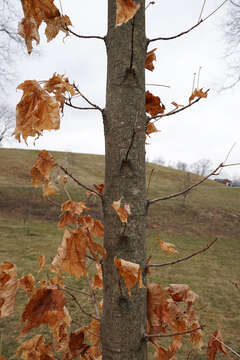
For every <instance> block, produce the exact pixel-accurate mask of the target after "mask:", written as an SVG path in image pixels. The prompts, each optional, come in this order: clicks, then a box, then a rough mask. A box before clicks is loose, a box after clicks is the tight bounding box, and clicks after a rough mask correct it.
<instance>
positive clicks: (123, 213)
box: [112, 199, 131, 223]
mask: <svg viewBox="0 0 240 360" xmlns="http://www.w3.org/2000/svg"><path fill="white" fill-rule="evenodd" d="M121 201H122V199H120V200H118V201H114V202H113V203H112V207H113V208H114V210H115V211H116V213H117V214H118V216H119V217H120V220H121V222H123V223H127V219H128V217H129V215H131V210H130V205H129V204H127V203H125V205H124V207H123V208H122V207H121Z"/></svg>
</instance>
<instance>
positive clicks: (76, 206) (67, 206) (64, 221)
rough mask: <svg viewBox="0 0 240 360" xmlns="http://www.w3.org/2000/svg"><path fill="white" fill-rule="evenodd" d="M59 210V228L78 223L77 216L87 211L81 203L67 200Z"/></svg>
mask: <svg viewBox="0 0 240 360" xmlns="http://www.w3.org/2000/svg"><path fill="white" fill-rule="evenodd" d="M61 210H62V213H63V214H62V217H61V219H60V221H59V223H58V227H59V228H63V227H65V226H67V225H69V224H72V223H76V222H78V217H79V215H81V214H82V212H83V211H84V210H88V208H87V207H86V205H85V203H84V202H82V201H80V202H76V201H72V200H68V201H66V202H64V203H63V204H62V206H61Z"/></svg>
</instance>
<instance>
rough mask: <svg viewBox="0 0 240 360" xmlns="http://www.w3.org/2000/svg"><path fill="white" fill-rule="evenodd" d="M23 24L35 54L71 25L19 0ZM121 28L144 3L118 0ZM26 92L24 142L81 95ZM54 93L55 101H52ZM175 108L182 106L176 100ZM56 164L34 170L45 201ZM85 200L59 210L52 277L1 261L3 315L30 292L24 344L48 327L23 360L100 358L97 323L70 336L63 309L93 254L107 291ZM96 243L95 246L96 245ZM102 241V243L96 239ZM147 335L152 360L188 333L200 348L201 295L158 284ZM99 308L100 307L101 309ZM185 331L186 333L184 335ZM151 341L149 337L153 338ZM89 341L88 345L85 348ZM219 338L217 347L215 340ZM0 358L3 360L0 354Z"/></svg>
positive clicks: (137, 283)
mask: <svg viewBox="0 0 240 360" xmlns="http://www.w3.org/2000/svg"><path fill="white" fill-rule="evenodd" d="M21 2H22V7H23V11H24V18H23V19H22V21H21V23H20V24H19V34H20V35H21V36H22V37H23V38H24V39H25V42H26V45H27V49H28V52H29V53H31V51H32V42H33V41H34V40H35V41H36V43H37V44H38V43H39V41H40V37H39V32H38V30H39V27H40V25H41V24H42V22H45V23H46V29H45V35H46V37H47V40H48V41H50V40H52V39H53V38H54V37H56V36H57V34H58V33H59V31H63V32H64V33H65V34H66V35H68V30H67V27H68V26H70V25H71V21H70V19H69V18H68V16H67V15H65V16H63V15H61V14H60V12H59V10H58V9H57V7H56V6H55V5H54V0H21ZM116 8H117V9H116V24H115V25H116V26H121V25H122V24H125V23H127V22H128V21H129V20H131V19H133V17H134V16H135V15H136V13H137V11H138V10H139V8H140V3H139V2H137V1H133V0H116ZM156 50H157V49H156V48H155V49H152V50H150V51H149V52H148V53H147V54H146V61H145V68H146V69H148V70H149V71H153V70H154V64H153V61H156V55H155V51H156ZM18 89H21V90H23V96H22V99H21V101H20V102H19V104H18V105H17V124H16V129H15V131H14V135H15V137H16V139H18V141H20V140H21V136H22V137H23V139H24V140H25V141H26V140H27V138H28V137H29V136H32V137H36V138H37V137H39V136H40V135H42V132H43V130H51V129H58V128H59V126H60V115H59V112H60V111H62V112H63V109H64V103H65V96H66V93H68V94H69V95H70V96H74V95H75V94H76V92H75V88H74V86H73V85H71V84H70V83H69V80H68V78H67V77H65V76H64V75H59V74H56V73H55V74H53V76H52V77H51V78H50V79H49V80H48V81H45V82H44V86H43V87H42V86H41V85H40V84H39V83H38V82H37V81H36V80H31V81H30V80H28V81H25V82H23V83H22V84H20V85H19V86H18ZM50 94H51V95H50ZM196 97H197V98H206V97H207V93H206V92H204V91H203V90H202V89H200V90H198V89H194V91H193V93H192V94H191V96H190V98H189V103H191V102H192V101H193V100H194V99H195V98H196ZM172 105H174V106H175V107H176V108H178V107H181V106H183V105H179V104H177V103H176V102H174V101H173V102H172ZM164 111H165V105H164V104H163V103H162V101H161V99H160V98H159V97H158V96H154V95H153V94H151V93H150V92H149V91H146V112H147V113H148V114H150V115H151V116H153V117H154V116H157V115H158V114H163V113H164ZM157 131H158V130H157V129H156V127H155V125H154V124H153V122H148V124H147V126H146V134H147V135H148V136H149V135H150V134H151V133H154V132H157ZM56 166H57V163H56V162H55V160H54V159H53V157H52V155H51V154H50V153H49V152H47V151H46V150H43V151H41V152H40V153H39V158H38V159H37V161H36V163H35V164H34V166H33V168H32V170H31V175H32V184H33V186H35V187H39V186H42V187H43V195H44V196H47V197H49V196H52V195H56V194H57V191H58V189H57V188H56V186H55V185H54V183H53V182H52V180H51V171H52V170H53V169H54V168H55V167H56ZM66 182H67V178H66V176H65V175H63V176H59V177H58V185H59V186H60V187H64V186H65V184H66ZM93 187H94V189H95V190H97V191H98V193H100V194H103V193H104V184H100V185H96V184H94V185H93ZM122 202H123V199H122V198H120V199H119V200H117V201H114V202H113V204H112V207H113V209H114V210H115V211H116V213H117V215H118V216H119V218H120V221H121V222H122V223H124V224H125V226H126V224H127V222H128V218H129V216H131V210H130V204H128V203H126V202H124V205H123V206H121V203H122ZM88 210H89V209H88V208H87V206H86V204H85V203H84V202H76V201H72V200H68V201H66V202H64V203H63V204H62V206H61V211H62V212H61V216H60V220H59V223H58V227H59V228H60V229H62V228H65V230H64V235H63V240H62V243H61V245H60V246H59V248H58V250H57V254H56V256H55V257H54V259H53V260H52V263H51V265H50V270H51V272H52V273H54V274H56V276H55V277H52V278H48V280H42V281H40V282H39V284H38V286H37V284H36V280H35V278H34V277H33V275H32V274H28V275H25V276H22V277H21V278H20V279H18V277H17V271H16V266H15V265H14V264H12V263H10V262H7V261H5V262H3V264H2V265H1V267H0V317H6V316H10V315H11V314H12V313H13V311H14V304H15V300H16V293H17V290H18V289H21V290H23V291H24V292H26V294H27V296H28V303H27V305H26V306H25V308H24V311H23V314H22V316H21V323H22V329H21V332H20V334H19V338H21V337H22V336H23V335H25V334H27V333H29V332H30V331H31V330H32V329H33V328H38V327H39V326H40V325H42V324H45V325H47V326H49V328H50V329H51V331H52V338H53V342H52V343H47V344H46V343H45V339H44V336H42V335H36V336H34V337H32V338H30V339H28V340H26V341H24V342H23V343H22V344H21V345H20V346H19V347H18V349H17V355H18V356H20V357H21V358H22V359H24V360H30V359H31V360H40V359H48V360H53V359H54V358H55V351H56V352H60V353H62V354H63V356H62V360H71V359H74V358H75V357H77V356H80V358H82V359H86V360H89V359H95V360H101V359H102V356H101V341H100V340H101V337H100V322H99V320H98V319H95V318H93V319H92V320H91V322H90V323H89V325H87V326H84V327H81V328H78V329H77V330H75V331H73V332H70V324H71V321H72V319H71V317H70V315H69V313H68V310H67V308H66V298H65V296H64V294H63V289H64V288H65V285H64V283H63V281H62V280H63V272H66V273H68V274H70V275H74V276H75V277H76V278H77V279H78V278H80V277H87V276H88V274H87V265H86V258H87V256H90V257H91V258H92V259H94V260H95V262H96V273H95V275H94V278H93V281H92V289H102V287H103V278H102V276H103V275H102V266H101V262H102V260H103V259H104V258H105V257H106V256H107V254H106V250H105V249H104V247H103V245H101V243H100V241H101V240H102V239H103V237H104V228H103V225H102V223H101V221H99V220H95V219H94V218H93V217H91V216H90V215H88V214H86V211H88ZM97 239H98V240H97ZM99 240H100V241H99ZM157 240H158V242H159V244H160V247H161V250H162V251H164V252H166V253H168V254H174V253H176V252H177V251H176V249H175V245H174V244H171V243H167V242H164V241H163V240H161V239H160V238H159V237H158V238H157ZM38 262H39V271H41V270H43V269H44V268H46V259H45V256H44V255H40V256H39V257H38ZM114 265H115V267H116V271H117V272H118V274H119V279H120V282H121V279H122V280H123V283H124V284H125V286H126V288H127V291H128V294H129V296H131V290H132V289H133V288H134V287H138V291H140V289H141V288H144V285H143V280H142V269H141V267H140V265H139V264H137V263H133V262H130V261H126V260H124V259H121V258H118V257H115V258H114ZM147 291H148V298H147V320H148V324H147V334H145V335H147V336H148V335H149V338H148V340H149V341H150V342H151V343H152V344H153V345H154V346H155V348H156V353H155V360H173V359H176V354H177V352H178V350H179V349H180V348H181V346H182V338H183V337H184V336H185V335H186V334H184V332H186V331H188V334H187V336H188V339H189V341H190V342H191V343H192V344H193V346H195V347H196V348H201V346H202V336H203V334H202V328H201V326H200V323H199V321H198V319H197V316H196V312H195V310H194V309H193V306H194V305H195V303H196V302H197V300H198V295H197V294H195V293H194V292H193V291H192V290H190V289H189V287H188V285H185V284H171V285H169V286H168V287H166V288H163V287H162V286H161V285H159V284H155V283H150V284H148V285H147ZM98 308H99V311H101V309H102V303H101V304H99V306H98ZM174 333H180V334H178V335H175V336H173V341H172V343H171V344H170V345H169V347H168V348H166V347H163V346H162V345H161V343H160V341H159V337H158V335H159V334H164V335H167V334H174ZM181 333H183V334H181ZM150 335H151V336H150ZM85 338H87V339H88V343H85ZM218 340H219V341H218ZM217 352H221V353H223V354H225V355H226V356H228V354H227V351H226V349H225V347H224V345H223V341H222V336H221V333H220V331H219V330H217V331H216V332H215V333H214V334H213V335H212V337H211V338H210V340H209V343H208V350H207V355H208V359H209V360H215V357H216V354H217ZM0 360H5V358H4V357H2V356H0Z"/></svg>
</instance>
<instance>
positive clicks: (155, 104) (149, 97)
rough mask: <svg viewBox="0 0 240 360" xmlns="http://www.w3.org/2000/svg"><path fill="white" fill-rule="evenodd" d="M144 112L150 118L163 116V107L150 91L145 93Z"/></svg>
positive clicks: (158, 98)
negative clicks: (150, 116)
mask: <svg viewBox="0 0 240 360" xmlns="http://www.w3.org/2000/svg"><path fill="white" fill-rule="evenodd" d="M145 94H146V112H147V113H149V114H150V115H152V116H156V115H158V114H163V113H164V110H165V106H164V105H163V104H162V102H161V99H160V97H158V96H154V95H153V94H152V93H150V91H146V93H145Z"/></svg>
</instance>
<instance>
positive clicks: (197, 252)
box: [147, 238, 217, 268]
mask: <svg viewBox="0 0 240 360" xmlns="http://www.w3.org/2000/svg"><path fill="white" fill-rule="evenodd" d="M216 241H217V238H216V239H214V240H213V241H211V242H210V243H209V244H207V245H206V246H205V248H203V249H201V250H198V251H196V252H194V253H193V254H191V255H188V256H185V257H183V258H181V259H177V260H175V261H169V262H165V263H162V264H149V265H147V268H148V267H162V266H167V265H175V264H178V263H180V262H183V261H186V260H189V259H191V258H192V257H194V256H196V255H199V254H201V253H203V252H204V251H207V250H208V249H209V248H210V247H211V246H212V245H213V244H214V243H215V242H216Z"/></svg>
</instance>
